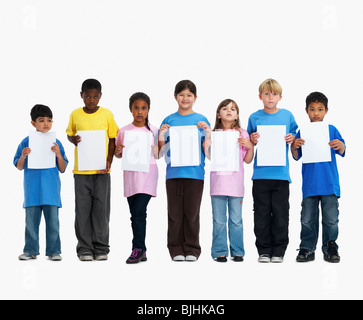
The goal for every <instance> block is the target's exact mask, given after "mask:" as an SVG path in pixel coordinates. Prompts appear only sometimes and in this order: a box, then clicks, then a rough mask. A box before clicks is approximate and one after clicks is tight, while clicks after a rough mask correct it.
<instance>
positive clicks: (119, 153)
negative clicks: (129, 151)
mask: <svg viewBox="0 0 363 320" xmlns="http://www.w3.org/2000/svg"><path fill="white" fill-rule="evenodd" d="M123 148H125V146H124V145H123V144H120V145H118V146H116V148H115V157H116V158H118V159H120V158H122V150H123Z"/></svg>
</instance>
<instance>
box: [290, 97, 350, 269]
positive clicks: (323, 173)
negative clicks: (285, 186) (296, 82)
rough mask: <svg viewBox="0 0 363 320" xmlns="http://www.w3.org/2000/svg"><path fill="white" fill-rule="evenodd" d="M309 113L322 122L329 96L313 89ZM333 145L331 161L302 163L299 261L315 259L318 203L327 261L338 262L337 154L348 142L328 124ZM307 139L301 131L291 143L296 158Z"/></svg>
mask: <svg viewBox="0 0 363 320" xmlns="http://www.w3.org/2000/svg"><path fill="white" fill-rule="evenodd" d="M306 112H307V114H308V116H309V119H310V121H311V122H317V121H323V119H324V117H325V115H326V114H327V112H328V98H327V97H326V96H325V95H324V94H322V93H320V92H313V93H311V94H309V95H308V97H307V98H306ZM329 136H330V142H329V145H330V147H331V161H329V162H317V163H304V164H303V165H302V177H303V183H302V184H303V185H302V191H303V201H302V211H301V234H300V238H301V243H300V251H299V254H298V256H297V257H296V261H298V262H307V261H313V260H314V259H315V249H316V244H317V241H318V233H319V202H320V203H321V209H322V225H323V243H322V250H323V253H324V260H325V261H328V262H333V263H337V262H339V261H340V256H339V254H338V245H337V243H336V240H337V238H338V221H339V220H338V216H339V210H338V207H339V204H338V199H339V198H340V184H339V174H338V167H337V162H336V157H335V155H336V154H338V155H340V156H342V157H344V156H345V142H344V140H343V138H342V136H341V135H340V133H339V131H338V130H337V129H336V128H335V127H334V126H333V125H329ZM304 144H305V141H304V140H303V139H302V138H301V137H300V132H298V134H297V137H296V140H295V141H294V142H293V143H292V145H291V152H292V155H293V157H294V159H295V160H299V159H300V158H301V157H302V151H301V146H302V145H304Z"/></svg>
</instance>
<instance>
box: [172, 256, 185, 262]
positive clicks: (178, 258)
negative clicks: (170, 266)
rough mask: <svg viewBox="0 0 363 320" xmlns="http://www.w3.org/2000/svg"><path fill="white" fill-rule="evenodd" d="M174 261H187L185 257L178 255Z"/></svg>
mask: <svg viewBox="0 0 363 320" xmlns="http://www.w3.org/2000/svg"><path fill="white" fill-rule="evenodd" d="M173 261H177V262H178V261H185V257H184V256H182V255H177V256H175V257H174V258H173Z"/></svg>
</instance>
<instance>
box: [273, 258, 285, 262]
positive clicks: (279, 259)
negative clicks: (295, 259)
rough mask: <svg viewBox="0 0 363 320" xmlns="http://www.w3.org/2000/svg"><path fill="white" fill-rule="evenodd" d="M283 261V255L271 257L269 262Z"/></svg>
mask: <svg viewBox="0 0 363 320" xmlns="http://www.w3.org/2000/svg"><path fill="white" fill-rule="evenodd" d="M283 261H284V257H272V258H271V262H273V263H281V262H283Z"/></svg>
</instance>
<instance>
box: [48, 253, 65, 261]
mask: <svg viewBox="0 0 363 320" xmlns="http://www.w3.org/2000/svg"><path fill="white" fill-rule="evenodd" d="M48 259H49V260H52V261H62V257H61V255H60V254H54V255H52V256H49V257H48Z"/></svg>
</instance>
